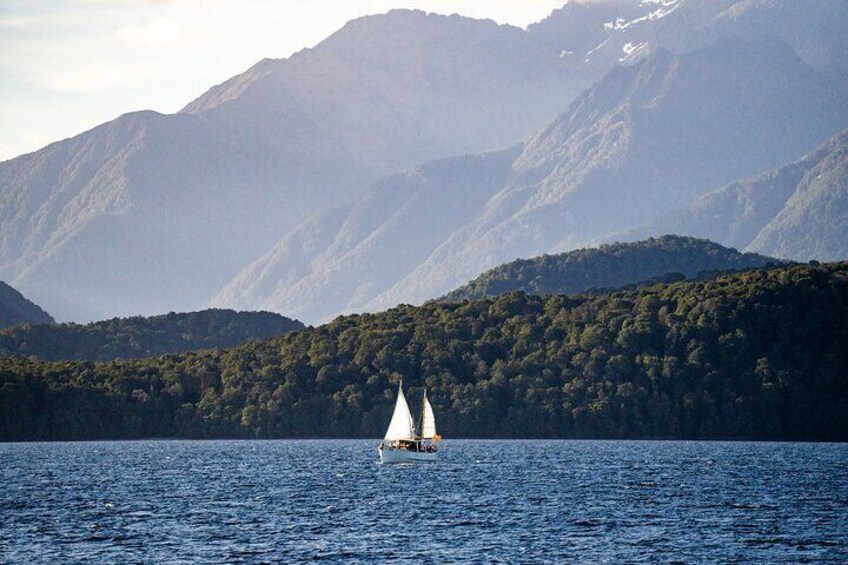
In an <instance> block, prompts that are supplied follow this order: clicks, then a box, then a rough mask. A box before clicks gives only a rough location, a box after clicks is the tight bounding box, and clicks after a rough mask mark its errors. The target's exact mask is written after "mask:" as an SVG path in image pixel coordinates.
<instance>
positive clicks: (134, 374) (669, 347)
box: [0, 263, 848, 441]
mask: <svg viewBox="0 0 848 565" xmlns="http://www.w3.org/2000/svg"><path fill="white" fill-rule="evenodd" d="M846 311H848V263H839V264H827V265H821V266H812V265H795V266H790V267H784V268H779V269H771V270H766V271H747V272H743V273H737V274H733V275H724V276H721V277H718V278H716V279H713V280H708V281H700V282H679V283H674V284H669V285H657V286H652V287H641V288H638V289H636V290H631V291H625V292H618V293H612V294H608V295H598V296H581V297H571V298H569V297H564V296H550V297H538V296H528V295H526V294H523V293H513V294H507V295H503V296H500V297H497V298H494V299H486V300H481V301H476V302H466V303H463V304H459V305H457V304H430V305H426V306H422V307H411V306H402V307H398V308H395V309H393V310H389V311H387V312H384V313H381V314H366V315H355V316H348V317H343V318H338V319H337V320H335V321H333V322H332V323H330V324H327V325H324V326H320V327H316V328H308V329H305V330H302V331H299V332H293V333H289V334H285V335H283V336H280V337H277V338H272V339H269V340H265V341H261V342H251V343H248V344H246V345H243V346H241V347H238V348H235V349H232V350H229V351H221V350H207V351H201V352H194V353H186V354H181V355H167V356H163V357H160V358H157V359H146V360H131V361H117V362H111V363H94V362H59V363H45V362H39V361H34V360H30V359H26V358H20V357H18V358H7V359H2V360H0V438H2V439H5V440H12V439H94V438H140V437H380V436H382V433H383V432H384V427H385V426H386V425H387V423H388V421H389V418H390V416H391V412H392V409H393V406H394V396H395V394H396V386H397V383H398V381H399V380H400V379H401V378H403V382H404V385H405V387H406V388H407V396H408V397H409V398H410V399H411V400H412V403H413V410H416V411H417V409H418V407H417V406H416V405H415V404H416V403H417V401H418V400H419V399H420V397H421V393H422V386H424V385H426V387H427V391H428V396H429V398H430V400H431V402H432V403H433V406H434V409H435V413H436V417H437V420H438V424H439V431H440V433H442V434H443V435H444V436H445V437H447V438H457V437H600V438H755V439H817V440H840V441H846V440H848V417H846V415H848V371H846V367H848V316H846V315H845V313H846Z"/></svg>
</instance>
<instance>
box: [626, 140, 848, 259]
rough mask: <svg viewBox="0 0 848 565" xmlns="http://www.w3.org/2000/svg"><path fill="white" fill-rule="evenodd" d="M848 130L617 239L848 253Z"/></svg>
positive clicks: (819, 255) (786, 252) (792, 254)
mask: <svg viewBox="0 0 848 565" xmlns="http://www.w3.org/2000/svg"><path fill="white" fill-rule="evenodd" d="M846 225H848V130H844V131H842V132H841V133H839V134H838V135H836V136H834V137H833V138H831V139H829V140H827V141H826V142H824V143H823V144H822V145H820V146H819V147H817V148H816V149H815V150H814V151H812V152H811V153H809V154H808V155H806V156H805V157H804V158H802V159H800V160H799V161H797V162H795V163H792V164H789V165H786V166H783V167H780V168H778V169H775V170H773V171H771V172H768V173H765V174H763V175H761V176H759V177H756V178H753V179H750V180H744V181H739V182H735V183H732V184H730V185H727V186H725V187H723V188H721V189H719V190H717V191H715V192H713V193H710V194H708V195H706V196H704V197H703V198H701V199H699V200H698V201H697V202H695V203H694V204H692V205H691V206H688V207H686V208H683V209H681V210H677V211H675V212H672V213H670V214H667V215H665V216H663V217H661V218H659V219H657V220H656V221H654V222H651V223H649V224H647V225H646V226H642V227H640V228H637V229H635V230H632V231H630V232H628V233H626V234H621V235H620V236H618V237H621V238H622V239H628V240H629V239H640V238H642V237H647V236H650V235H653V234H658V233H679V234H685V235H692V236H695V237H706V238H712V239H714V240H716V241H718V242H721V243H723V244H725V245H732V246H734V247H738V248H740V249H747V250H751V251H756V252H762V253H768V254H771V255H774V256H776V257H787V258H793V259H798V260H803V261H806V260H810V259H818V260H825V261H827V260H833V259H836V258H843V257H848V232H846V228H845V226H846Z"/></svg>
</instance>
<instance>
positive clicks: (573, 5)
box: [528, 0, 848, 84]
mask: <svg viewBox="0 0 848 565" xmlns="http://www.w3.org/2000/svg"><path fill="white" fill-rule="evenodd" d="M846 21H848V5H846V4H845V2H843V1H842V0H817V1H816V2H792V1H787V0H648V1H641V0H604V1H596V2H592V1H588V2H587V1H569V2H566V4H565V5H564V6H563V7H562V8H560V9H558V10H554V11H553V13H551V15H550V16H548V17H547V18H545V19H544V20H542V21H541V22H538V23H535V24H532V25H530V26H529V27H528V32H529V33H530V35H531V36H533V37H534V38H535V39H536V40H537V41H539V42H540V43H541V44H543V45H546V46H547V47H548V48H549V49H551V50H553V51H556V52H558V53H560V57H561V58H562V59H563V60H564V62H565V63H566V64H568V65H570V66H571V67H572V68H575V69H580V71H581V72H583V73H585V74H587V75H589V76H591V77H594V78H596V79H598V78H601V77H602V76H603V75H604V74H606V73H607V72H608V71H609V69H610V68H611V67H613V66H615V65H616V64H620V63H622V64H627V63H632V62H633V61H635V60H638V59H640V58H644V57H647V56H649V55H650V54H652V53H655V52H657V51H658V50H662V49H666V50H668V51H672V52H674V53H683V52H688V51H693V50H696V49H700V48H703V47H707V46H709V45H711V44H713V43H715V42H716V41H718V40H720V39H723V38H728V37H739V38H745V39H747V40H750V41H752V40H757V39H763V38H768V37H771V38H779V39H781V40H782V41H785V42H786V43H788V44H789V45H791V47H792V48H793V49H794V51H795V52H796V53H797V54H798V55H799V56H800V57H801V58H802V59H803V60H804V62H805V63H807V64H808V65H810V66H811V67H813V68H814V69H816V70H817V71H818V72H820V73H822V74H825V75H827V76H829V77H831V78H832V79H835V80H838V81H840V82H842V83H843V84H844V83H845V81H846V78H848V72H846V71H848V56H846V55H848V38H846V36H845V34H844V33H842V29H844V28H843V26H844V24H845V22H846Z"/></svg>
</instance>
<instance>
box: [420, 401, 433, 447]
mask: <svg viewBox="0 0 848 565" xmlns="http://www.w3.org/2000/svg"><path fill="white" fill-rule="evenodd" d="M421 437H423V438H424V439H433V438H434V437H436V417H435V416H434V415H433V407H432V406H430V401H429V400H427V392H426V391H425V392H424V415H423V417H422V418H421Z"/></svg>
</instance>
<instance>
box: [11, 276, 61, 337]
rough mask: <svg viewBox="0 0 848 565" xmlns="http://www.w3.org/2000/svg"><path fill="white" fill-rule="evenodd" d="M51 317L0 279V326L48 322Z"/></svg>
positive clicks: (50, 321)
mask: <svg viewBox="0 0 848 565" xmlns="http://www.w3.org/2000/svg"><path fill="white" fill-rule="evenodd" d="M52 322H53V318H52V317H51V316H50V314H48V313H47V312H45V311H44V310H42V309H41V308H39V307H38V306H37V305H36V304H33V303H32V302H30V301H29V300H27V299H26V298H25V297H24V295H22V294H21V293H20V292H18V291H17V290H15V289H14V288H12V287H11V286H9V285H8V284H6V283H4V282H3V281H0V328H6V327H8V326H13V325H15V324H24V323H32V324H50V323H52Z"/></svg>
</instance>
